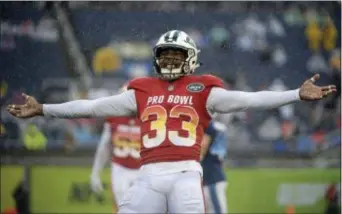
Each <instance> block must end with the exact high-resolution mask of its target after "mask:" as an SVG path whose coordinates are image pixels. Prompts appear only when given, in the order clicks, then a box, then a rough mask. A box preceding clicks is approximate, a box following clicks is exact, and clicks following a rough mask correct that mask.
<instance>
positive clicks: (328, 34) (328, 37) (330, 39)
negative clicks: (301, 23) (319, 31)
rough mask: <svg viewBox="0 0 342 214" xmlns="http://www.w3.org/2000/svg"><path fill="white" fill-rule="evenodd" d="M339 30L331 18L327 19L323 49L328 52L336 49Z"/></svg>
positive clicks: (324, 28) (324, 27)
mask: <svg viewBox="0 0 342 214" xmlns="http://www.w3.org/2000/svg"><path fill="white" fill-rule="evenodd" d="M336 40H337V30H336V27H335V24H334V22H333V21H332V20H331V18H330V17H327V18H326V20H325V24H324V26H323V48H324V49H325V50H326V51H331V50H332V49H334V48H335V47H336Z"/></svg>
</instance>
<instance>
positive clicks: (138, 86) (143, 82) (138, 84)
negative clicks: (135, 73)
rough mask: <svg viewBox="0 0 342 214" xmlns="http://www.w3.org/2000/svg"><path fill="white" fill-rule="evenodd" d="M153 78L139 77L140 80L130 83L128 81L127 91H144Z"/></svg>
mask: <svg viewBox="0 0 342 214" xmlns="http://www.w3.org/2000/svg"><path fill="white" fill-rule="evenodd" d="M152 80H153V78H150V77H141V78H136V79H133V80H131V81H129V83H128V85H127V90H129V89H134V90H138V91H145V90H146V89H147V88H149V87H150V86H151V85H150V84H151V83H150V82H151V81H152Z"/></svg>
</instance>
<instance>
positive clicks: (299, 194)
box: [1, 166, 340, 214]
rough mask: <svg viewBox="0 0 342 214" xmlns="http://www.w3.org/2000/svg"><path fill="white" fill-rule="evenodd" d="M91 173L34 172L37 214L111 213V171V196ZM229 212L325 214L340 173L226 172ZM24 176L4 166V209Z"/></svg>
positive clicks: (33, 207)
mask: <svg viewBox="0 0 342 214" xmlns="http://www.w3.org/2000/svg"><path fill="white" fill-rule="evenodd" d="M90 170H91V169H90V168H86V167H83V168H82V167H32V171H31V176H32V177H31V210H32V212H33V213H111V212H112V210H113V207H112V206H113V205H112V195H111V192H110V180H109V169H106V170H105V172H104V173H103V180H104V182H105V188H106V191H105V192H104V193H103V194H102V195H95V194H94V193H92V192H91V190H90V188H89V175H90ZM226 172H227V177H228V181H229V186H228V191H227V196H228V201H229V202H228V207H229V213H264V214H265V213H285V209H286V205H289V204H292V205H294V206H295V208H296V213H311V214H314V213H322V212H323V209H324V194H325V188H326V186H327V185H329V184H330V183H333V182H336V183H339V182H340V171H339V170H338V169H232V170H228V169H227V171H226ZM21 177H22V168H20V167H8V166H6V167H1V210H3V209H5V208H8V207H13V206H14V201H13V199H12V198H11V193H12V191H13V189H14V187H15V185H16V184H17V183H18V182H19V180H20V179H21Z"/></svg>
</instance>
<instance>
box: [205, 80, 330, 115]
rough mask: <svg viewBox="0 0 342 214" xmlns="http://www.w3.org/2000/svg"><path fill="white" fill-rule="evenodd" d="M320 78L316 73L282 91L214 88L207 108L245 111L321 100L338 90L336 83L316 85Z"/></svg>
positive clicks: (224, 111) (211, 109)
mask: <svg viewBox="0 0 342 214" xmlns="http://www.w3.org/2000/svg"><path fill="white" fill-rule="evenodd" d="M318 79H319V75H318V74H316V75H315V76H313V77H312V78H310V79H308V80H306V81H305V82H304V83H303V85H302V86H301V87H300V88H299V89H296V90H289V91H282V92H277V91H259V92H242V91H227V90H225V89H222V88H213V89H212V90H211V92H210V95H209V97H208V100H207V108H208V110H209V111H212V112H217V113H230V112H234V111H245V110H247V109H269V108H277V107H280V106H283V105H286V104H290V103H293V102H295V101H299V100H305V101H314V100H320V99H322V98H323V97H326V96H329V95H330V94H332V93H333V92H336V86H334V85H329V86H317V85H315V84H314V83H315V81H316V80H318Z"/></svg>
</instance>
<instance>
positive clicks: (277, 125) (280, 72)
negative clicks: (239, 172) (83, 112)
mask: <svg viewBox="0 0 342 214" xmlns="http://www.w3.org/2000/svg"><path fill="white" fill-rule="evenodd" d="M12 4H14V7H16V8H20V7H26V6H27V5H28V6H29V7H30V10H33V11H39V13H40V16H41V17H43V18H41V19H44V20H45V22H44V23H45V25H43V24H42V26H44V27H45V28H47V29H48V30H51V29H56V30H58V31H59V30H60V28H59V27H56V26H57V24H56V23H57V19H56V16H55V14H54V13H53V12H51V11H52V10H53V3H51V2H37V3H22V2H21V3H19V2H18V3H14V2H13V3H12ZM32 4H33V5H32ZM61 4H62V6H63V8H64V9H65V10H66V11H68V14H69V21H70V23H71V24H72V27H73V31H74V32H75V35H76V37H77V39H78V42H79V43H80V46H81V49H82V51H83V53H84V55H85V57H86V59H87V62H88V64H89V67H90V68H91V70H92V72H93V74H94V79H97V80H98V82H99V83H97V84H95V85H94V84H93V86H92V89H91V90H89V89H86V90H85V89H84V88H82V87H80V88H76V89H75V88H74V89H73V90H71V89H70V88H72V86H70V85H68V84H66V85H67V86H66V87H65V88H64V89H61V88H63V87H61V88H58V87H57V86H56V85H58V84H55V87H57V89H56V88H54V89H51V88H53V87H51V88H50V89H46V87H45V88H44V87H43V84H42V82H44V81H45V78H49V77H50V78H54V79H56V81H57V79H58V78H59V76H58V72H61V69H58V70H57V71H56V72H54V71H53V69H52V70H50V74H49V72H48V71H46V68H48V67H45V68H43V69H45V73H44V75H45V76H44V78H43V77H41V79H42V80H41V82H39V83H37V84H35V85H39V87H38V86H37V87H38V88H36V89H35V90H33V89H31V86H32V81H28V82H25V79H23V78H21V79H20V81H21V82H22V84H21V86H20V87H18V86H17V85H16V84H15V83H13V82H16V81H17V80H16V79H15V78H18V76H20V75H21V74H19V73H17V75H16V76H14V77H13V78H14V79H15V80H13V78H9V77H12V76H11V74H8V73H7V74H4V75H3V76H1V77H2V80H1V124H0V127H1V139H2V143H1V148H2V149H5V150H6V151H8V150H15V149H18V148H22V149H26V150H56V149H57V150H58V149H61V150H65V151H73V150H77V149H82V148H94V146H96V144H97V142H98V140H99V137H100V134H101V129H102V122H103V121H102V120H101V119H77V120H64V119H63V120H62V119H53V118H48V119H46V118H44V119H43V118H34V119H30V120H19V119H15V118H13V117H11V116H10V115H8V113H7V112H6V110H5V105H6V104H8V103H20V102H23V100H22V98H21V97H20V93H21V92H24V91H26V92H27V91H28V92H32V94H33V95H35V96H37V97H38V98H39V99H40V101H42V102H44V101H45V102H58V101H67V100H69V99H70V98H71V97H72V98H90V99H93V98H97V97H100V96H104V95H110V94H114V93H116V92H115V88H118V87H120V84H118V83H117V84H116V85H115V82H116V78H118V77H120V78H123V79H125V80H128V79H131V78H134V77H139V76H147V75H153V70H152V67H151V63H150V60H151V45H153V43H154V42H155V40H156V38H157V37H158V36H159V33H158V32H159V29H160V30H161V32H163V31H164V30H166V28H168V27H169V26H167V23H156V25H153V24H151V23H143V22H142V21H141V20H139V19H138V18H135V19H136V20H135V21H136V23H135V22H134V20H133V19H134V18H131V19H130V20H129V19H128V18H127V17H129V16H130V14H129V13H130V12H134V11H139V12H144V13H150V12H151V14H152V13H153V12H160V13H163V12H164V13H165V12H166V13H167V14H168V15H165V17H169V16H171V15H172V14H173V13H174V14H173V16H175V17H176V16H179V17H180V18H179V19H182V16H181V15H177V13H179V11H181V12H182V15H184V14H185V15H184V17H186V15H187V14H192V16H194V14H197V13H199V14H201V12H204V14H205V12H209V14H210V16H209V15H208V16H207V17H205V16H202V15H198V22H196V21H195V20H192V21H193V24H192V23H191V21H189V20H188V22H189V23H190V24H186V23H187V22H186V21H184V23H185V24H184V26H180V27H181V28H182V29H183V28H185V30H186V31H187V33H188V34H189V35H190V36H191V37H192V38H194V40H195V41H196V43H197V44H198V46H199V47H200V49H202V52H203V53H201V55H200V58H201V60H202V59H203V61H204V65H203V69H199V70H200V71H199V73H208V72H209V73H213V74H215V75H218V76H220V77H221V78H222V79H223V80H224V81H225V83H226V87H227V88H229V89H232V90H243V91H256V90H275V91H283V90H288V89H292V88H293V87H298V84H299V83H301V82H302V81H303V80H304V79H305V78H307V77H310V76H311V75H312V74H313V73H316V72H318V73H320V74H321V77H322V80H321V82H319V83H320V84H323V83H329V84H335V85H337V89H338V92H337V93H336V95H335V96H333V97H331V98H329V99H326V100H323V101H321V102H317V103H305V104H303V103H301V104H300V105H298V104H292V105H288V106H284V107H282V108H279V109H275V110H272V111H264V112H255V111H248V112H243V113H236V114H229V115H220V117H219V120H221V121H223V122H225V123H226V124H227V125H228V127H229V136H230V140H231V143H230V149H231V151H234V150H239V149H243V150H248V149H250V151H253V149H255V148H260V149H261V150H262V149H264V150H265V151H269V152H272V153H274V152H280V153H281V152H294V153H305V154H311V153H314V152H317V151H321V150H325V149H329V148H335V147H336V146H340V145H341V136H340V129H341V111H340V108H341V106H340V103H341V98H340V95H341V91H340V87H341V86H340V80H341V54H340V53H341V49H340V48H341V43H340V40H341V37H340V34H341V28H340V25H341V23H340V22H341V16H340V10H339V8H337V10H336V7H340V5H339V2H324V3H322V2H300V3H292V2H273V3H271V2H174V1H172V2H153V3H152V2H124V1H122V2H78V1H73V2H62V3H61ZM12 6H13V5H12ZM337 11H339V13H338V12H337ZM118 12H120V15H121V16H122V19H125V20H126V21H127V23H120V22H121V20H120V21H117V20H116V19H119V18H120V15H118V14H117V13H118ZM37 13H38V12H37ZM226 13H227V16H226ZM229 13H233V14H229ZM6 14H7V15H8V14H9V15H8V16H7V17H6V16H5V15H3V16H2V17H1V22H2V23H1V25H2V26H3V25H5V22H6V24H8V23H7V22H11V13H6ZM122 14H123V15H122ZM125 14H126V15H125ZM153 14H154V13H153ZM206 14H208V13H206ZM214 14H216V15H217V17H219V18H220V20H217V19H216V18H213V17H214V16H215V15H214ZM235 14H238V15H236V16H235ZM107 15H108V16H110V17H113V20H110V19H108V17H107ZM115 15H116V16H115ZM126 16H127V17H126ZM144 17H145V16H144ZM160 17H161V18H163V20H164V19H165V20H166V18H165V17H164V15H160ZM234 17H236V18H234ZM16 18H17V17H16ZM21 18H22V17H21ZM146 18H148V19H151V18H153V15H151V16H148V15H146ZM22 19H24V20H25V18H22ZM41 19H40V23H41ZM104 20H105V21H106V22H105V21H104ZM201 20H209V21H208V22H207V23H204V22H201ZM216 20H217V21H216ZM15 21H17V20H14V22H15ZM177 21H178V20H177V19H176V18H175V20H173V22H175V23H177ZM46 23H48V24H46ZM92 23H97V24H98V26H95V25H92ZM171 23H172V20H170V25H172V24H171ZM112 25H113V26H112ZM176 25H177V24H174V25H173V26H176ZM6 26H7V25H6ZM20 26H21V25H20ZM131 26H134V28H133V27H132V28H131ZM177 26H178V25H177ZM21 27H22V26H21ZM115 27H117V28H118V29H114V28H115ZM142 28H143V29H142ZM163 28H165V29H163ZM8 29H10V30H9V31H5V30H2V31H1V36H2V38H1V50H0V54H1V55H0V56H3V55H4V54H6V55H11V53H12V52H14V51H13V50H15V49H16V45H17V46H18V47H17V48H20V46H19V42H18V43H17V40H20V39H21V38H22V35H19V36H18V35H15V34H14V33H13V31H11V28H10V27H9V28H8ZM20 29H21V28H20ZM37 29H38V27H37ZM44 32H45V31H44ZM46 32H50V31H46ZM108 32H109V33H108ZM161 32H160V33H161ZM44 35H45V34H44ZM13 37H14V38H13ZM60 40H63V38H59V41H60ZM36 41H37V40H35V42H36ZM25 42H31V41H25ZM44 42H45V41H43V42H42V43H44ZM62 43H63V41H60V43H57V42H56V43H55V45H56V46H58V44H62ZM44 44H45V43H44ZM47 45H50V44H46V45H45V46H47ZM11 51H12V52H11ZM35 51H36V50H33V52H32V54H33V56H34V54H35ZM47 52H48V51H46V52H44V53H43V55H44V54H46V53H47ZM59 54H60V55H61V58H70V56H68V54H67V53H63V52H62V51H61V52H60V53H59ZM63 55H64V56H63ZM62 56H63V57H62ZM14 57H16V55H14V54H13V57H12V58H14ZM21 57H26V56H21ZM16 60H17V63H19V64H20V62H21V61H20V60H21V59H19V58H17V59H16ZM34 60H35V59H34V58H32V59H30V60H29V61H30V62H28V63H29V64H32V63H42V64H44V63H45V62H41V61H40V62H39V61H38V60H37V61H35V62H33V61H34ZM29 64H28V66H30V65H29ZM65 64H67V65H66V66H65V70H67V69H68V63H65ZM0 66H5V68H4V70H5V73H6V71H7V72H9V73H11V72H12V73H13V72H21V70H20V69H18V70H15V71H13V70H10V69H7V67H6V66H7V65H6V64H0ZM23 66H25V65H23ZM49 66H52V67H54V64H51V65H49ZM69 66H70V65H69ZM36 67H37V66H35V67H34V66H33V68H36ZM0 68H1V67H0ZM30 72H34V71H30ZM63 72H64V73H66V74H65V76H63V78H65V77H67V78H70V77H73V78H74V77H75V76H73V75H69V74H68V72H66V71H63ZM54 73H56V75H54ZM6 75H7V76H6ZM32 75H33V74H32ZM49 75H51V76H49ZM37 76H38V77H39V76H40V74H37ZM64 82H65V81H64ZM66 82H68V81H66ZM19 84H20V83H19ZM112 84H113V85H115V87H113V88H109V87H107V86H108V85H112ZM14 85H16V86H15V87H14ZM45 86H46V85H45ZM43 88H44V90H42V89H43ZM30 90H31V91H30ZM49 90H51V92H49ZM71 91H72V93H73V95H72V96H71V95H70V93H71Z"/></svg>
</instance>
